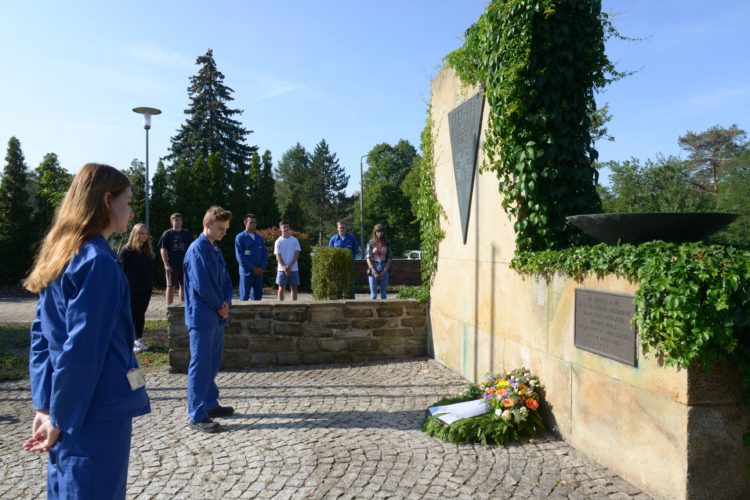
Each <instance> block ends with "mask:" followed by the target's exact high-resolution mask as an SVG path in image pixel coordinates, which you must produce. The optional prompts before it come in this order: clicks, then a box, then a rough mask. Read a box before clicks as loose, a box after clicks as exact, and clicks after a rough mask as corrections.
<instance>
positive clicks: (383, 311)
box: [377, 306, 404, 318]
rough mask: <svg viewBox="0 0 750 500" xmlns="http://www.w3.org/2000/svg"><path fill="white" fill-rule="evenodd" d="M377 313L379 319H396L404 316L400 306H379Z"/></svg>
mask: <svg viewBox="0 0 750 500" xmlns="http://www.w3.org/2000/svg"><path fill="white" fill-rule="evenodd" d="M377 311H378V317H379V318H398V317H400V316H401V315H403V314H404V310H403V308H402V307H401V306H380V307H378V309H377Z"/></svg>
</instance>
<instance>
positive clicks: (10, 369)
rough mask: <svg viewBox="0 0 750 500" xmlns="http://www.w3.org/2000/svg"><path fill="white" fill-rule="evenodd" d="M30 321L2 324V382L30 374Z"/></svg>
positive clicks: (0, 361)
mask: <svg viewBox="0 0 750 500" xmlns="http://www.w3.org/2000/svg"><path fill="white" fill-rule="evenodd" d="M30 326H31V324H30V323H7V324H2V325H0V382H4V381H6V380H18V379H22V378H24V377H28V376H29V361H28V352H29V327H30Z"/></svg>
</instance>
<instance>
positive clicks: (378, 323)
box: [351, 318, 388, 330]
mask: <svg viewBox="0 0 750 500" xmlns="http://www.w3.org/2000/svg"><path fill="white" fill-rule="evenodd" d="M387 322H388V320H386V319H381V318H372V319H353V320H352V325H351V326H352V328H360V329H362V330H372V329H373V328H381V327H383V326H385V324H386V323H387Z"/></svg>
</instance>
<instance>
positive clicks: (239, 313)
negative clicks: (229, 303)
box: [229, 306, 256, 325]
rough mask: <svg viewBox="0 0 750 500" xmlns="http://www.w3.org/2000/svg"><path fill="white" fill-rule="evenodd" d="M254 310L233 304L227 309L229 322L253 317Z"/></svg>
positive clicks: (254, 314)
mask: <svg viewBox="0 0 750 500" xmlns="http://www.w3.org/2000/svg"><path fill="white" fill-rule="evenodd" d="M255 316H256V312H255V311H254V310H252V309H250V308H248V307H243V306H235V307H232V309H230V310H229V324H230V325H231V324H232V323H235V322H242V321H246V320H248V319H255Z"/></svg>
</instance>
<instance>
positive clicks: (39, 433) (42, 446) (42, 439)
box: [23, 410, 60, 453]
mask: <svg viewBox="0 0 750 500" xmlns="http://www.w3.org/2000/svg"><path fill="white" fill-rule="evenodd" d="M59 437H60V429H58V428H57V427H55V426H54V425H52V422H51V421H50V418H49V411H47V410H42V411H38V412H36V415H35V416H34V423H33V424H32V426H31V437H30V438H29V439H27V440H26V441H25V442H24V443H23V449H24V451H29V452H31V453H46V452H48V451H49V450H50V449H51V448H52V447H53V446H54V445H55V443H56V442H57V439H58V438H59Z"/></svg>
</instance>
